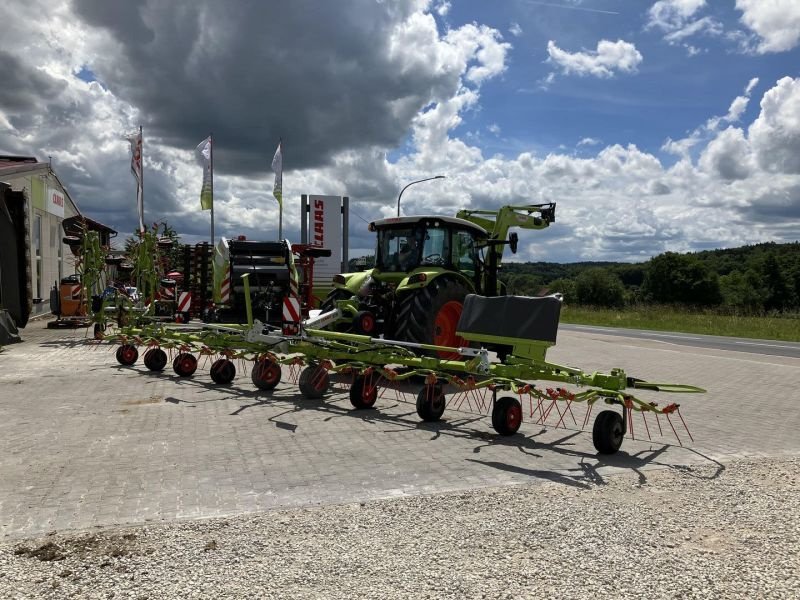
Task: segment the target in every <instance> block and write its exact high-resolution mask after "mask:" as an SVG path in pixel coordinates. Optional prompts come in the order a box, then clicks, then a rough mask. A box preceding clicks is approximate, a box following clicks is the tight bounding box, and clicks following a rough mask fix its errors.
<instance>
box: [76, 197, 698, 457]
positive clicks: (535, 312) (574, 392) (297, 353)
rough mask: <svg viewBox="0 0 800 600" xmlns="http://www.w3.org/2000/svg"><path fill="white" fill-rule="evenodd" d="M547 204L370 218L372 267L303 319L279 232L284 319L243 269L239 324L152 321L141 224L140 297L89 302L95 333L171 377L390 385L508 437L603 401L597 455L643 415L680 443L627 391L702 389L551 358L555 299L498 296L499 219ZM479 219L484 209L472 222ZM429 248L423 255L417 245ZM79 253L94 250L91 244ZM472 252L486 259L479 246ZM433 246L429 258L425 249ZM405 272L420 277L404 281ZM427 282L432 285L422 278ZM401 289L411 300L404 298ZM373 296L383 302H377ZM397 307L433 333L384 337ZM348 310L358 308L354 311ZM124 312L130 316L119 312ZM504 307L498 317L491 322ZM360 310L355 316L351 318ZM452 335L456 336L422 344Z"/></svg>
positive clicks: (654, 411) (565, 421)
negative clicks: (245, 374)
mask: <svg viewBox="0 0 800 600" xmlns="http://www.w3.org/2000/svg"><path fill="white" fill-rule="evenodd" d="M554 208H555V207H554V205H532V206H528V207H524V209H523V210H522V212H520V207H516V208H515V207H505V208H504V209H501V210H500V211H480V212H479V211H473V212H470V213H467V212H462V213H460V215H461V216H459V217H456V218H445V217H438V218H437V217H421V218H401V219H388V220H386V221H381V222H377V223H375V224H373V227H374V228H375V230H376V231H377V232H378V234H379V235H378V247H379V249H378V257H377V258H378V261H377V263H376V265H377V266H376V269H374V270H372V271H371V272H367V273H365V274H363V275H362V276H358V277H357V276H356V274H352V275H351V276H349V277H347V276H344V283H343V285H344V287H343V288H339V290H344V289H345V288H346V289H347V290H348V291H349V290H351V289H355V288H356V287H358V288H359V290H361V289H362V288H364V287H368V288H369V289H368V290H367V291H366V292H365V293H362V294H361V295H359V294H358V293H356V294H354V295H351V297H350V298H343V297H342V294H339V298H333V299H329V300H331V301H329V302H327V303H326V304H325V305H324V306H323V310H322V311H321V312H319V314H317V313H316V312H314V313H312V314H310V315H308V316H306V315H304V314H303V311H302V309H301V306H302V304H303V300H302V299H301V297H300V291H299V290H300V287H301V286H300V280H299V274H298V269H297V268H296V265H295V253H294V252H293V251H290V249H291V248H292V247H291V245H290V244H289V243H288V242H281V243H282V244H285V246H286V251H285V253H283V257H284V260H285V261H286V265H284V266H285V268H286V269H287V272H288V274H289V275H288V285H286V286H285V290H287V291H286V292H285V294H284V295H283V298H282V310H281V317H280V326H278V325H275V324H271V323H268V322H266V321H262V320H260V319H257V318H255V315H254V306H260V305H258V304H256V303H255V302H254V300H253V299H254V297H257V295H254V294H253V293H252V290H251V289H250V278H251V277H252V276H253V275H254V273H255V274H257V273H258V270H255V272H254V273H250V272H247V273H242V274H241V282H242V288H243V289H242V294H241V299H242V301H243V302H244V306H245V321H246V322H245V323H225V324H223V323H189V324H183V323H174V322H168V321H166V320H161V319H159V318H157V317H156V316H155V311H154V309H153V308H152V305H153V302H154V298H155V296H154V293H152V292H150V290H154V289H155V288H156V285H157V282H158V279H159V277H161V276H162V275H163V274H162V273H160V272H159V269H158V266H157V265H158V263H159V261H158V253H159V249H158V239H156V237H155V236H154V234H152V233H151V232H148V233H145V234H144V236H143V238H142V241H141V244H140V248H145V249H147V248H149V249H150V253H149V254H148V253H147V252H146V251H145V250H141V249H140V250H139V251H138V253H137V254H136V255H135V256H133V257H131V261H132V263H133V271H134V272H135V273H136V274H137V282H141V283H140V285H141V287H140V289H141V290H143V293H142V298H141V299H140V300H139V301H138V302H137V303H135V304H134V303H132V302H130V301H129V300H124V299H123V300H122V301H121V302H117V303H115V304H113V305H112V304H111V303H108V302H105V301H103V302H101V303H100V306H98V307H97V308H99V310H98V311H96V312H95V311H92V313H93V317H92V318H93V319H95V320H96V322H97V323H98V324H100V323H103V324H105V323H106V322H109V321H110V320H109V319H108V318H107V315H110V314H116V315H117V316H118V318H117V319H116V322H117V325H118V327H117V329H116V330H115V331H111V330H105V329H103V328H101V329H100V332H99V335H98V337H99V338H100V340H101V341H100V343H103V342H110V343H113V344H117V345H118V347H117V350H116V359H117V361H118V362H119V364H121V365H125V366H131V365H134V364H135V363H136V362H137V360H138V359H139V354H140V351H141V353H142V358H143V361H142V362H143V363H144V366H145V367H146V368H147V369H148V370H150V371H153V372H161V371H163V370H164V369H165V368H166V367H167V365H168V364H170V363H171V366H172V370H173V371H174V372H175V374H176V375H178V376H179V377H192V376H194V375H195V374H196V373H197V370H198V367H199V366H200V362H201V360H205V361H208V362H210V368H209V374H210V377H211V380H212V381H213V382H214V383H215V384H218V385H229V384H231V383H232V382H233V380H234V379H235V378H236V375H237V373H239V372H241V371H246V369H247V367H248V366H250V381H251V382H252V384H253V385H255V386H256V388H258V389H259V390H262V391H264V392H269V391H271V390H273V389H275V387H276V386H278V384H279V383H280V382H281V379H282V377H283V375H284V371H286V372H288V373H289V377H290V378H291V379H292V380H293V381H294V382H296V384H297V386H298V389H299V392H300V395H301V396H302V397H303V398H308V399H321V398H324V397H326V396H328V395H330V394H331V391H332V389H333V388H332V386H333V384H334V383H336V384H337V385H339V386H344V387H345V388H346V389H348V394H349V400H350V403H351V404H352V405H353V407H354V408H355V409H357V410H363V409H371V408H374V407H375V406H376V404H377V401H378V398H379V396H380V394H381V391H382V390H385V389H393V390H394V391H395V393H397V394H398V398H399V397H400V396H405V395H406V394H409V393H410V394H411V395H412V396H413V397H414V402H415V406H416V412H417V415H418V416H419V418H420V419H422V420H423V421H426V422H436V421H439V420H441V419H442V417H443V415H444V413H445V410H446V409H447V408H448V407H449V408H450V409H451V410H459V411H462V410H465V409H466V410H470V411H472V412H479V413H481V414H488V415H490V416H491V424H492V428H493V429H494V430H495V431H496V432H497V433H498V434H499V435H501V436H509V435H514V434H515V433H516V432H517V431H518V430H519V428H520V426H521V425H522V422H523V419H524V418H528V419H530V420H531V421H533V422H536V423H542V424H549V425H554V426H556V427H573V426H574V427H576V428H579V429H582V428H584V427H586V426H587V425H588V424H589V421H590V417H591V415H592V412H593V410H594V407H595V405H597V404H598V403H599V405H600V406H602V407H603V409H602V410H599V411H598V414H597V415H596V418H595V420H594V422H593V424H592V425H591V430H592V438H593V442H594V446H595V448H596V449H597V451H598V452H599V453H602V454H613V453H615V452H617V451H618V450H619V448H620V446H621V444H622V442H623V439H624V437H625V436H626V434H628V435H630V436H631V437H633V435H634V415H639V416H640V418H641V422H642V425H643V427H644V430H645V432H646V434H647V436H648V437H651V434H653V435H655V430H656V428H657V429H658V431H659V433H660V434H663V433H664V429H666V428H664V429H662V417H663V420H664V421H665V424H666V425H668V426H669V428H670V429H669V430H666V431H667V432H669V431H670V430H671V431H672V433H673V434H674V435H675V437H676V438H677V440H678V442H679V443H681V444H682V443H683V440H682V439H681V436H680V435H679V433H678V429H677V428H676V425H680V426H682V427H683V431H685V432H686V435H687V436H688V438H689V439H691V434H689V430H688V428H687V427H686V424H685V421H684V420H683V417H682V415H681V413H680V407H679V405H678V404H677V403H674V402H673V403H669V404H664V405H661V404H658V403H656V402H653V401H650V400H646V399H642V398H639V397H638V396H636V395H634V392H637V393H638V391H643V392H659V393H702V392H704V390H703V389H701V388H698V387H695V386H691V385H684V384H674V383H655V382H649V381H645V380H643V379H638V378H635V377H631V376H629V375H628V374H626V372H625V371H624V370H623V369H621V368H615V369H612V370H611V371H610V372H608V373H602V372H592V373H588V372H584V371H583V370H581V369H579V368H576V367H572V366H567V365H559V364H554V363H551V362H548V361H547V358H546V353H547V350H548V349H549V348H550V347H552V346H553V345H554V344H555V343H556V338H557V332H558V323H559V318H560V311H561V302H562V299H561V297H560V296H558V295H553V296H546V297H536V298H531V297H519V296H503V295H497V291H498V290H497V287H496V282H497V279H496V268H497V265H498V264H499V258H500V255H501V254H502V247H503V245H505V244H508V245H511V246H512V249H514V248H513V247H514V246H515V245H516V243H517V240H516V236H507V235H506V234H507V233H508V229H509V228H510V227H511V226H513V225H515V224H520V225H521V226H528V227H530V228H533V229H536V228H542V227H546V226H547V224H549V223H551V222H552V221H553V218H554V212H553V211H554ZM503 211H506V212H505V216H504V212H503ZM463 217H468V218H471V219H473V220H472V221H469V220H467V218H463ZM408 219H411V220H408ZM481 219H485V222H483V223H482V224H480V220H481ZM492 219H494V220H492ZM487 227H491V229H489V228H487ZM401 231H404V232H406V233H404V234H403V238H405V240H406V241H407V242H408V243H409V249H408V250H406V252H405V253H404V254H409V252H410V258H408V257H402V258H401V257H400V252H401V249H404V248H403V246H402V245H401V243H400V241H402V240H401V239H400V236H399V235H398V234H399V232H401ZM411 237H416V238H417V242H418V243H419V244H420V246H418V247H417V248H416V250H415V249H414V248H412V247H411V246H412V242H411V241H410V239H409V238H411ZM429 238H430V239H429ZM506 238H507V239H506ZM437 239H438V240H439V241H438V242H437V241H436V240H437ZM398 240H399V241H398ZM87 243H88V242H86V241H84V244H87ZM426 244H428V246H427V247H428V249H430V250H431V251H430V252H427V251H426V250H425V248H426ZM434 244H439V245H438V246H437V245H434ZM393 248H396V249H397V257H396V258H397V260H398V261H401V260H407V261H410V262H407V263H406V265H405V266H401V267H400V268H399V269H398V268H397V267H393V269H394V270H389V269H387V267H388V266H389V265H390V261H393V260H394V259H395V257H394V252H391V251H392V250H393ZM276 249H277V247H276ZM435 249H436V250H438V252H434V251H433V250H435ZM86 250H87V251H88V252H89V253H92V252H94V250H93V249H92V248H86ZM461 250H467V252H466V253H465V254H466V256H467V257H468V258H469V261H470V262H467V261H464V264H463V265H462V263H461V262H460V261H458V262H457V261H456V260H455V258H456V257H461V256H462V254H459V253H457V251H459V252H460V251H461ZM481 251H483V255H479V252H481ZM281 252H283V250H282V249H281ZM436 254H438V255H439V258H435V255H436ZM90 262H91V264H92V265H95V263H96V262H98V261H87V263H86V264H87V265H88V264H89V263H90ZM233 264H235V262H234V263H233ZM275 264H277V263H275ZM96 266H97V265H95V266H93V267H92V268H88V267H87V268H86V269H84V271H83V272H82V276H83V277H85V278H86V279H85V280H84V287H85V288H86V289H91V279H92V278H93V277H95V276H96V275H95V271H96ZM467 266H470V267H472V269H470V268H467ZM402 269H405V270H402ZM387 273H388V274H391V275H386V274H387ZM422 275H424V276H425V277H421V276H422ZM415 276H420V277H417V279H416V280H413V278H414V277H415ZM428 276H430V277H428ZM384 277H385V278H384ZM368 279H372V280H373V283H370V282H368ZM437 281H439V282H441V283H440V284H439V285H438V286H437V287H435V288H434V287H431V286H432V284H434V283H436V282H437ZM454 281H455V282H459V285H461V286H462V287H461V288H460V289H459V293H458V294H456V293H455V292H454V291H453V286H454V285H455V284H452V283H449V282H454ZM351 285H352V288H351V287H349V286H351ZM381 286H383V287H381ZM434 290H435V293H434ZM422 292H425V293H426V294H427V295H426V296H424V298H428V299H429V300H430V299H431V298H438V297H439V296H440V295H442V294H446V295H444V298H446V301H437V303H436V304H434V303H433V302H432V301H429V302H427V303H426V302H423V301H422V300H420V298H422V297H423V296H420V295H419V294H421V293H422ZM462 292H463V293H462ZM378 293H380V294H383V300H378V299H376V298H377V294H378ZM370 294H372V295H370ZM405 294H410V295H411V296H412V297H415V298H416V299H417V300H415V302H414V303H413V305H412V306H411V307H409V306H408V305H409V303H408V298H406V297H405V296H404V295H405ZM387 296H388V298H387ZM392 296H394V297H392ZM381 301H382V302H385V303H386V304H384V305H383V307H384V309H385V310H384V311H383V312H381V306H380V305H379V302H381ZM371 303H373V304H371ZM354 304H357V306H353V305H354ZM399 305H402V307H403V308H404V310H405V315H406V318H407V319H409V320H410V319H413V320H415V321H416V322H422V321H425V320H426V319H427V322H428V323H433V325H432V327H431V329H429V330H428V331H427V332H426V334H425V335H431V336H432V337H433V340H422V341H418V340H409V339H407V338H408V337H413V336H415V335H417V334H408V333H407V335H406V339H398V338H399V336H392V335H391V334H390V333H387V332H392V333H395V334H396V333H397V332H398V330H399V331H400V332H403V331H405V332H409V331H410V330H411V328H410V326H409V325H406V324H404V323H402V322H400V320H399V319H398V317H397V315H396V314H395V312H396V311H398V306H399ZM365 307H366V308H365ZM370 307H372V308H370ZM387 307H388V308H387ZM436 307H438V309H437V308H436ZM93 308H94V307H93ZM355 308H358V309H359V310H358V311H356V312H355V313H354V312H353V311H354V309H355ZM436 310H438V313H437V312H436ZM393 311H395V312H393ZM359 312H362V313H364V312H368V313H370V314H372V315H374V320H375V327H376V328H377V327H381V328H382V333H380V334H377V333H364V332H361V333H358V332H354V331H336V330H335V329H331V327H333V326H336V325H337V324H339V325H341V324H343V323H348V322H349V323H351V325H352V324H353V322H354V320H355V322H356V323H359V321H358V320H357V319H356V317H358V313H359ZM442 313H445V314H446V318H447V319H448V321H451V322H452V328H451V330H449V331H450V333H451V334H452V335H451V336H450V338H447V337H445V335H444V334H442V333H440V332H438V331H437V327H438V325H437V320H436V318H433V319H431V315H432V314H434V315H437V314H442ZM121 314H124V315H126V317H127V318H126V319H124V320H122V319H119V315H121ZM500 314H501V315H503V318H502V319H498V318H497V315H500ZM257 315H258V316H259V317H264V316H265V315H267V316H268V315H269V313H265V312H264V310H263V308H258V313H257ZM393 315H394V316H393ZM265 318H266V317H265ZM364 320H365V319H364V317H363V315H362V318H361V322H363V321H364ZM362 324H363V323H362ZM360 329H361V330H362V331H363V330H365V329H369V327H360ZM373 331H375V330H373ZM420 335H421V334H420ZM448 335H450V334H448ZM451 338H452V339H454V340H456V341H458V342H459V343H456V344H444V343H431V342H436V341H444V340H446V339H451ZM492 347H494V348H502V349H503V350H504V352H502V353H501V354H499V355H498V354H496V353H495V352H492V351H491V348H492ZM541 382H550V383H551V384H552V385H548V384H547V383H545V385H542V383H541ZM465 405H466V406H465ZM581 405H582V406H584V407H585V414H584V415H583V418H582V420H581V419H580V418H579V417H576V415H575V411H574V410H573V409H574V408H576V407H577V406H581ZM525 415H527V417H525ZM648 416H650V417H651V420H650V422H648V420H647V417H648ZM651 425H652V426H653V427H652V432H651ZM637 429H638V428H637Z"/></svg>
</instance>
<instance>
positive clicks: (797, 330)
mask: <svg viewBox="0 0 800 600" xmlns="http://www.w3.org/2000/svg"><path fill="white" fill-rule="evenodd" d="M561 321H562V322H563V323H574V324H577V325H601V326H606V327H622V328H628V329H651V330H655V331H679V332H684V333H700V334H707V335H724V336H731V337H742V338H753V339H763V340H782V341H787V342H800V315H797V314H794V315H786V316H764V317H753V316H739V315H720V314H715V313H711V312H708V313H705V312H690V311H681V310H677V309H675V308H672V307H664V306H637V307H628V308H624V309H619V310H615V309H603V308H591V307H586V306H569V305H565V306H564V308H563V310H562V311H561Z"/></svg>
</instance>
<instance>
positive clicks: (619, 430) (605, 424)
mask: <svg viewBox="0 0 800 600" xmlns="http://www.w3.org/2000/svg"><path fill="white" fill-rule="evenodd" d="M624 437H625V431H624V429H623V427H622V416H621V415H620V414H619V413H618V412H615V411H613V410H604V411H602V412H601V413H600V414H599V415H597V418H596V419H595V420H594V427H592V442H593V443H594V447H595V450H597V451H598V452H599V453H600V454H614V453H615V452H616V451H617V450H619V448H620V446H622V440H623V438H624Z"/></svg>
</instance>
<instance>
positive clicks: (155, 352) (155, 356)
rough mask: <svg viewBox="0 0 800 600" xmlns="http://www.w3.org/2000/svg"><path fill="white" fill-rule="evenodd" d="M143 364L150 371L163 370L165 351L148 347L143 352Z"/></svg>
mask: <svg viewBox="0 0 800 600" xmlns="http://www.w3.org/2000/svg"><path fill="white" fill-rule="evenodd" d="M144 366H145V367H147V368H148V369H150V370H151V371H163V370H164V367H166V366H167V353H166V352H164V351H163V350H162V349H161V348H150V349H149V350H148V351H147V352H145V353H144Z"/></svg>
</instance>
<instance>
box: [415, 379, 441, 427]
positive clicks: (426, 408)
mask: <svg viewBox="0 0 800 600" xmlns="http://www.w3.org/2000/svg"><path fill="white" fill-rule="evenodd" d="M446 404H447V400H446V399H445V395H444V391H443V390H442V386H440V385H431V384H428V385H426V386H424V387H423V388H422V389H421V390H420V391H419V394H417V414H418V415H419V418H420V419H422V420H423V421H438V420H439V419H441V418H442V415H443V414H444V407H445V405H446Z"/></svg>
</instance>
